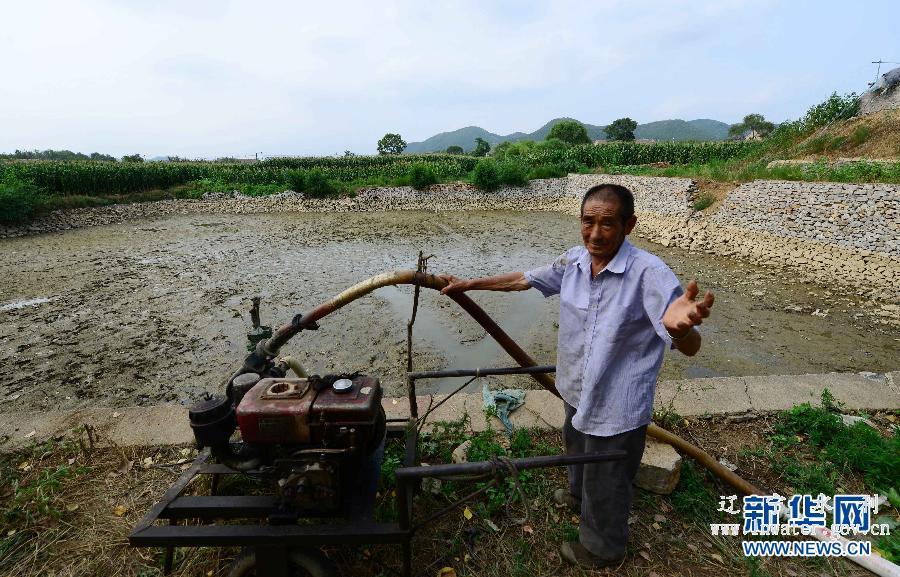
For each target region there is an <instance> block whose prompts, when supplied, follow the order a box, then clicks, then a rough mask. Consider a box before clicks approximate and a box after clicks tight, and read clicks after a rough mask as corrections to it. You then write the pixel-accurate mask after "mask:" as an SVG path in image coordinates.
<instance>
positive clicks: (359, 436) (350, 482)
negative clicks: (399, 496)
mask: <svg viewBox="0 0 900 577" xmlns="http://www.w3.org/2000/svg"><path fill="white" fill-rule="evenodd" d="M268 372H269V373H270V375H271V374H272V373H274V374H276V375H277V374H279V373H280V374H282V375H283V374H285V372H286V371H285V370H283V369H282V370H280V371H279V370H278V369H277V368H274V367H273V370H272V371H268ZM381 399H382V390H381V384H380V383H379V381H378V379H376V378H373V377H371V376H367V375H361V374H349V375H326V376H323V377H320V376H317V375H313V376H310V377H302V378H288V377H286V376H274V377H272V376H266V377H262V376H260V375H259V374H257V373H244V374H241V375H239V376H237V377H235V378H234V379H233V380H232V382H231V383H230V385H229V388H228V391H227V396H225V397H221V396H207V397H206V398H205V399H203V400H201V401H200V402H198V403H197V404H195V405H194V406H193V407H192V408H191V410H190V413H189V414H190V421H191V428H192V429H193V430H194V436H195V437H196V440H197V444H198V445H200V446H202V447H210V449H211V452H212V454H213V455H214V456H215V457H217V458H218V459H219V461H220V462H222V463H224V464H226V465H227V466H229V467H231V468H233V469H236V470H239V471H244V472H246V473H247V474H248V475H249V476H252V477H260V478H266V479H269V480H271V481H273V482H274V485H275V487H277V489H276V491H277V494H278V496H279V510H280V511H281V513H280V515H282V516H283V517H284V519H283V521H284V522H292V521H295V520H296V518H298V517H299V516H302V515H304V514H309V513H310V512H318V513H326V514H327V513H334V514H344V515H347V516H360V515H366V514H367V513H368V512H370V511H371V506H372V503H373V502H374V497H375V489H376V487H377V479H378V474H379V470H380V462H381V454H382V452H383V448H384V436H385V415H384V411H383V409H382V407H381ZM236 431H240V440H239V441H234V440H233V439H232V437H233V435H234V433H235V432H236Z"/></svg>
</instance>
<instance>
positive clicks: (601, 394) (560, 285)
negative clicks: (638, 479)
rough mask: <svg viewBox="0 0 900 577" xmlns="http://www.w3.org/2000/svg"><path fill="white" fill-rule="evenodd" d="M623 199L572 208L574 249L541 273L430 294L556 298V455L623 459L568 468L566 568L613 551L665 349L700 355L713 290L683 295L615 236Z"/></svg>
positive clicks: (466, 283)
mask: <svg viewBox="0 0 900 577" xmlns="http://www.w3.org/2000/svg"><path fill="white" fill-rule="evenodd" d="M636 222H637V217H636V216H635V214H634V196H633V195H632V193H631V191H629V190H628V189H627V188H625V187H623V186H619V185H615V184H601V185H598V186H594V187H592V188H590V189H589V190H588V191H587V192H586V193H585V195H584V198H583V199H582V201H581V237H582V239H583V241H584V246H578V247H575V248H571V249H569V250H568V251H566V252H565V254H563V255H562V256H560V257H559V258H557V259H556V260H555V261H553V263H551V264H549V265H548V266H545V267H542V268H538V269H534V270H532V271H528V272H512V273H507V274H502V275H498V276H491V277H482V278H476V279H468V280H464V279H458V278H456V277H452V276H448V277H445V278H446V279H447V280H448V281H449V283H450V284H448V285H447V286H446V287H445V288H444V290H443V291H442V292H444V293H451V292H456V291H467V290H495V291H520V290H526V289H529V288H532V287H533V288H536V289H538V290H539V291H541V293H543V295H544V296H545V297H548V296H551V295H556V294H558V295H560V303H559V341H558V345H557V362H556V375H557V377H556V385H557V388H558V389H559V393H560V395H561V396H562V398H563V401H564V402H565V413H566V421H565V425H564V428H563V438H564V440H565V444H566V452H568V453H584V452H591V451H608V450H616V449H622V450H624V451H626V452H627V454H628V456H627V457H626V458H625V459H624V460H620V461H610V462H605V463H597V464H588V465H577V466H572V467H569V489H568V491H566V490H564V489H560V490H558V491H557V492H556V494H555V495H554V498H555V499H556V501H557V502H559V503H561V504H565V505H568V506H570V507H572V508H573V509H575V510H576V511H578V512H580V513H581V523H580V527H579V540H578V541H576V542H573V543H563V544H562V548H561V554H562V556H563V558H565V559H566V560H568V561H569V562H571V563H573V564H575V565H578V566H581V567H585V568H597V567H605V566H609V565H615V564H618V563H619V562H621V560H622V559H623V558H624V556H625V545H626V542H627V539H628V515H629V511H630V509H631V501H632V496H633V489H632V482H633V481H634V476H635V474H636V473H637V469H638V465H639V464H640V462H641V457H642V455H643V453H644V440H645V435H646V432H647V425H648V424H649V423H650V421H651V418H652V413H653V394H654V389H655V388H656V379H657V377H658V375H659V370H660V367H661V366H662V361H663V354H664V352H665V349H666V348H667V347H671V348H676V349H678V350H679V351H680V352H682V353H684V354H685V355H694V354H696V353H697V351H698V350H700V333H699V332H697V331H696V330H695V329H694V327H695V326H697V325H699V324H701V323H702V322H703V319H704V318H706V317H708V316H709V311H710V308H711V307H712V305H713V295H712V293H709V292H707V293H706V296H705V297H704V298H703V299H702V300H699V301H698V300H695V299H696V298H697V294H698V290H699V289H698V288H697V283H696V282H695V281H691V282H690V283H689V284H688V287H687V291H686V292H684V291H682V289H681V286H680V284H679V282H678V279H677V278H676V277H675V274H674V273H673V272H672V270H671V269H670V268H669V267H668V266H666V264H665V263H664V262H662V261H661V260H660V259H659V258H657V257H656V256H653V255H652V254H650V253H648V252H646V251H644V250H641V249H639V248H637V247H635V246H633V245H632V244H631V243H629V242H628V241H627V240H626V238H625V237H626V236H628V234H629V233H631V231H632V229H634V225H635V223H636Z"/></svg>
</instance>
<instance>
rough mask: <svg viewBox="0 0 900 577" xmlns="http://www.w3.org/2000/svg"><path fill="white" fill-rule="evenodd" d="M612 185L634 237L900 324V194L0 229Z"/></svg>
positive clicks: (653, 199) (179, 206) (457, 189)
mask: <svg viewBox="0 0 900 577" xmlns="http://www.w3.org/2000/svg"><path fill="white" fill-rule="evenodd" d="M603 182H612V183H618V184H622V185H625V186H627V187H629V188H630V189H631V190H632V191H633V192H634V194H635V209H636V211H637V213H638V225H637V227H636V228H635V231H634V233H635V234H636V235H638V236H641V237H644V238H647V239H648V240H651V241H653V242H658V243H661V244H663V245H665V246H677V247H680V248H685V249H688V250H695V251H702V252H707V253H711V254H717V255H721V256H726V257H734V258H740V259H743V260H748V261H750V262H754V263H757V264H760V265H763V266H773V267H778V268H784V269H787V270H790V271H792V273H793V274H795V275H796V278H797V279H798V280H808V281H813V282H819V283H824V284H837V285H840V286H845V287H852V288H854V289H855V290H856V291H857V293H858V294H859V295H861V296H865V297H868V298H872V299H876V300H879V301H883V302H884V301H886V302H887V303H889V304H888V305H886V306H896V307H897V309H898V310H897V311H896V312H894V313H891V315H892V316H893V317H896V318H900V306H897V305H894V304H890V303H897V302H900V244H898V241H900V186H896V185H883V184H879V185H873V184H834V183H797V182H787V181H784V182H783V181H755V182H752V183H748V184H744V185H741V186H740V187H738V188H737V189H736V190H734V191H732V192H731V193H730V194H729V196H728V198H727V199H726V201H725V202H724V203H723V205H722V206H721V207H720V209H719V210H718V211H717V212H716V213H715V214H713V215H711V216H707V215H704V214H702V213H697V212H695V211H694V210H693V209H692V203H693V200H694V198H695V197H696V195H697V187H696V184H695V183H694V181H692V180H690V179H687V178H662V177H647V176H630V175H605V174H571V175H569V176H568V177H566V178H557V179H544V180H533V181H531V182H529V183H528V185H527V186H524V187H517V188H501V189H499V190H496V191H492V192H483V191H479V190H476V189H475V188H474V187H472V186H471V185H468V184H464V183H452V184H440V185H434V186H431V187H429V188H428V189H427V190H425V191H417V190H414V189H412V188H410V187H375V188H368V189H363V190H361V191H359V193H358V194H357V195H356V196H354V197H346V198H341V199H313V198H306V197H305V196H304V195H303V194H298V193H294V192H290V191H287V192H284V193H282V194H277V195H272V196H268V197H246V196H242V195H240V194H218V195H208V196H207V197H206V198H204V199H202V200H172V201H163V202H153V203H138V204H127V205H114V206H108V207H100V208H88V209H75V210H68V211H57V212H54V213H51V214H49V215H47V216H45V217H43V218H41V219H39V220H37V221H35V222H34V223H32V224H30V225H28V226H25V227H13V228H0V237H9V236H22V235H27V234H38V233H43V232H52V231H59V230H68V229H72V228H79V227H84V226H94V225H103V224H113V223H121V222H126V221H131V220H136V219H141V218H157V217H160V216H167V215H184V214H202V213H229V214H252V213H268V212H351V211H388V210H523V211H560V212H564V213H567V214H573V215H577V214H578V213H579V208H580V200H581V197H582V195H583V193H584V191H585V190H587V189H588V188H590V187H591V186H593V185H595V184H599V183H603Z"/></svg>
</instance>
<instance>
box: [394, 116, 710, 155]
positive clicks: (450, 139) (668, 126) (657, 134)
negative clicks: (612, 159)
mask: <svg viewBox="0 0 900 577" xmlns="http://www.w3.org/2000/svg"><path fill="white" fill-rule="evenodd" d="M561 120H573V119H571V118H554V119H553V120H551V121H550V122H548V123H547V124H545V125H543V126H542V127H540V128H538V129H537V130H535V131H534V132H529V133H525V132H513V133H512V134H507V135H500V134H494V133H493V132H488V131H487V130H485V129H484V128H481V127H480V126H467V127H465V128H460V129H459V130H454V131H452V132H442V133H440V134H436V135H434V136H432V137H431V138H427V139H425V140H423V141H422V142H410V143H409V144H408V145H407V147H406V150H405V151H404V152H406V153H409V154H416V153H423V152H443V151H445V150H447V147H448V146H461V147H463V149H464V150H472V149H473V148H475V139H476V138H478V137H480V138H483V139H485V140H486V141H488V143H490V145H491V146H493V145H495V144H499V143H501V142H503V141H504V140H509V141H513V142H515V141H517V140H544V139H545V138H547V135H548V134H550V129H551V128H552V127H553V125H554V124H556V123H557V122H559V121H561ZM582 124H584V127H585V128H586V129H587V133H588V136H589V137H590V138H591V140H604V139H605V138H606V133H604V132H603V128H604V127H603V126H597V125H594V124H587V123H584V122H582ZM634 135H635V137H637V138H649V139H653V140H673V139H674V140H725V138H726V137H727V136H728V124H726V123H724V122H719V121H718V120H709V119H706V118H701V119H698V120H688V121H685V120H679V119H676V120H660V121H657V122H649V123H647V124H639V125H638V127H637V130H635V131H634Z"/></svg>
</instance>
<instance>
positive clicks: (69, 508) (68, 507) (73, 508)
mask: <svg viewBox="0 0 900 577" xmlns="http://www.w3.org/2000/svg"><path fill="white" fill-rule="evenodd" d="M77 510H78V503H69V504H68V505H66V511H68V512H70V513H71V512H72V511H77Z"/></svg>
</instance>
